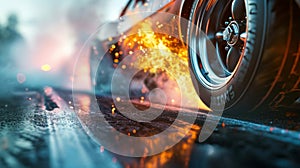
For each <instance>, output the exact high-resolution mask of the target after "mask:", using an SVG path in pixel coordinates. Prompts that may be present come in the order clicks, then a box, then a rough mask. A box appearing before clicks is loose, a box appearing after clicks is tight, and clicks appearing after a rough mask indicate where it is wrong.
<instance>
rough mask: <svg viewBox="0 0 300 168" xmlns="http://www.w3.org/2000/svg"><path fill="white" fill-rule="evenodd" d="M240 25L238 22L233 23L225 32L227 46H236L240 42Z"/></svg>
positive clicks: (224, 38)
mask: <svg viewBox="0 0 300 168" xmlns="http://www.w3.org/2000/svg"><path fill="white" fill-rule="evenodd" d="M239 34H240V31H239V24H238V23H237V22H236V21H232V22H230V23H229V25H228V26H227V27H226V28H225V30H224V31H223V40H225V41H227V44H228V45H230V46H234V45H235V44H236V43H237V42H238V41H239Z"/></svg>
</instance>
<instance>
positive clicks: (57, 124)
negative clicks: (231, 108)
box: [0, 90, 300, 167]
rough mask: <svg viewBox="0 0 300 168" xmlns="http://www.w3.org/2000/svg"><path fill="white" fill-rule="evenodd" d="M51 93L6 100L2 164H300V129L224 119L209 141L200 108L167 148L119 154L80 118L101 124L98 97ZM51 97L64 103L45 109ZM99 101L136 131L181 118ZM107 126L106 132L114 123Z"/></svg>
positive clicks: (0, 131)
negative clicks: (126, 111)
mask: <svg viewBox="0 0 300 168" xmlns="http://www.w3.org/2000/svg"><path fill="white" fill-rule="evenodd" d="M45 91H46V92H47V90H45ZM48 92H50V93H42V92H39V91H37V92H33V91H28V90H27V91H24V92H22V93H20V94H15V95H14V96H13V97H11V100H13V101H12V102H9V101H6V102H4V101H1V104H0V106H1V108H0V167H37V166H38V167H202V166H204V167H239V166H249V167H251V166H255V165H263V166H276V167H297V166H299V165H300V161H299V156H300V134H299V130H297V129H296V130H294V131H291V130H287V129H280V128H278V127H270V126H264V125H260V124H254V123H250V122H242V121H239V120H233V119H227V118H223V119H222V120H221V122H220V124H219V126H218V127H217V129H216V130H215V131H214V133H213V135H212V136H211V137H210V138H209V139H208V140H207V141H205V142H204V143H197V142H196V140H197V138H198V134H199V131H200V130H201V124H202V123H203V121H204V119H205V115H204V114H202V113H199V115H198V118H197V122H196V124H194V126H193V127H192V129H191V130H190V131H189V132H188V134H187V135H186V136H185V138H184V139H183V140H182V141H180V142H179V143H178V144H177V145H175V146H173V147H172V148H170V149H169V150H166V151H165V152H162V153H160V154H157V155H154V156H149V157H136V158H130V157H125V156H120V155H116V154H113V153H111V152H109V151H107V150H106V149H105V147H104V146H101V144H98V143H97V142H96V141H94V139H93V137H92V136H90V135H91V134H90V133H89V132H88V131H87V130H85V129H86V128H84V127H82V125H81V123H80V121H81V122H82V121H84V119H86V121H88V119H89V121H90V122H95V124H96V123H97V120H95V118H94V116H93V117H92V118H91V116H92V115H91V114H95V111H94V109H93V108H94V107H92V103H91V102H92V99H93V97H92V96H89V95H88V94H78V97H77V98H78V99H77V101H75V102H73V99H72V95H71V93H70V92H65V91H57V92H53V91H52V90H50V91H49V90H48ZM57 93H58V94H57ZM45 95H46V96H45ZM47 97H51V100H53V101H54V102H56V103H57V105H58V106H59V108H55V109H54V110H53V111H47V110H45V107H44V104H45V102H44V101H45V100H47ZM98 103H99V105H100V106H101V107H100V108H101V110H102V115H104V116H105V118H106V120H108V122H109V123H110V124H111V126H112V127H115V128H118V130H119V131H120V132H122V133H125V134H127V135H130V136H142V135H143V136H145V135H149V134H151V133H156V132H159V131H161V129H164V128H165V127H167V126H168V124H170V121H172V119H173V118H174V117H176V115H175V114H176V112H172V111H169V112H168V113H167V114H168V115H164V116H163V117H162V118H161V119H160V120H158V121H157V122H156V124H155V125H138V124H137V123H134V122H132V121H128V120H126V118H124V116H122V115H120V114H119V113H118V112H117V110H113V108H114V107H112V101H111V100H110V99H107V98H102V99H100V100H99V101H98ZM75 106H79V107H81V108H80V110H79V111H78V112H77V115H76V113H75V112H74V111H73V110H74V107H75ZM140 108H142V107H140ZM98 114H99V113H98ZM99 115H100V114H99ZM187 115H188V113H187ZM82 124H83V123H82ZM294 124H295V127H294V128H297V125H298V126H299V123H294ZM183 127H184V124H183ZM298 128H299V127H298ZM101 129H103V131H104V132H105V130H106V129H108V128H101ZM175 135H176V133H174V136H175ZM161 141H163V140H161ZM158 143H159V142H158ZM123 145H124V146H126V144H123ZM132 148H134V147H132Z"/></svg>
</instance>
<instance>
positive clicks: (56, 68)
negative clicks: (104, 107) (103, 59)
mask: <svg viewBox="0 0 300 168" xmlns="http://www.w3.org/2000/svg"><path fill="white" fill-rule="evenodd" d="M126 2H127V0H122V1H120V0H112V1H102V0H84V1H76V3H75V2H74V1H72V0H66V1H58V0H54V1H34V0H24V1H17V0H10V1H6V2H2V3H1V6H0V11H1V13H2V15H1V16H0V28H1V27H3V25H5V20H6V18H7V17H8V16H9V15H10V14H11V13H14V14H15V15H16V16H17V18H18V24H17V26H16V32H18V33H19V34H20V36H21V38H19V39H14V42H11V43H7V44H9V46H7V45H3V44H2V43H1V44H0V45H1V48H5V49H3V50H1V64H9V65H7V66H1V67H2V68H1V71H0V72H1V76H5V78H7V79H9V80H10V83H8V84H6V85H7V86H6V87H9V86H12V85H16V86H18V85H24V86H45V85H50V86H55V87H64V88H71V84H72V75H73V74H72V73H73V67H74V63H75V60H76V59H75V58H76V56H77V55H78V52H79V51H80V49H81V47H82V46H83V44H84V42H85V41H86V40H87V39H88V37H89V35H90V34H92V33H93V32H94V31H96V29H97V27H98V26H99V25H101V24H102V23H104V22H107V21H111V20H114V19H116V18H117V17H118V15H119V13H120V11H121V9H122V7H123V6H124V5H125V3H126ZM116 4H117V5H116ZM122 4H124V5H122ZM0 38H1V37H0ZM0 41H3V40H2V39H1V40H0ZM2 55H6V56H8V57H3V56H2ZM84 64H85V65H86V66H85V68H83V71H82V74H81V75H82V76H85V77H89V61H88V57H86V59H85V60H84ZM85 81H86V82H89V81H88V80H85Z"/></svg>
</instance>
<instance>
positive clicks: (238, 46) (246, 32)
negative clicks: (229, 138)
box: [187, 0, 300, 114]
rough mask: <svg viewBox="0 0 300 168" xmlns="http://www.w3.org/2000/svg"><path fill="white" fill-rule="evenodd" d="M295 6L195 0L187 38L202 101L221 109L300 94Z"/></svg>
mask: <svg viewBox="0 0 300 168" xmlns="http://www.w3.org/2000/svg"><path fill="white" fill-rule="evenodd" d="M299 11H300V10H299V6H298V5H297V3H296V1H294V0H287V1H283V0H216V1H215V3H212V1H210V0H195V1H194V2H193V4H192V7H191V12H190V15H189V21H190V23H189V26H188V30H187V31H188V32H187V37H188V38H187V43H188V45H189V60H190V68H191V73H192V76H195V79H194V81H193V82H194V85H195V88H199V90H198V91H199V92H198V93H199V96H200V98H201V99H202V100H203V102H204V103H205V104H206V105H207V106H208V107H214V109H217V110H218V109H219V110H222V109H224V112H225V113H226V114H241V112H243V113H242V114H247V112H248V114H252V113H253V111H258V109H259V110H262V109H264V110H265V109H276V108H278V107H283V106H288V105H290V104H292V103H294V102H295V101H296V99H298V98H299V97H300V78H299V76H300V61H299V60H300V43H299V39H300V19H299V18H300V13H299ZM229 17H232V18H229ZM207 41H209V44H211V46H213V47H210V45H209V44H208V43H207ZM203 47H204V49H205V50H203ZM209 47H210V49H209ZM211 48H213V52H212V51H211ZM224 105H225V107H224Z"/></svg>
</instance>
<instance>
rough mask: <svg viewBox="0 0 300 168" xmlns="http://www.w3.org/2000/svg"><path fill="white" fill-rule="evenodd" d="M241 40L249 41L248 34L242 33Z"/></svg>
mask: <svg viewBox="0 0 300 168" xmlns="http://www.w3.org/2000/svg"><path fill="white" fill-rule="evenodd" d="M240 39H241V40H242V41H244V42H246V39H247V33H246V32H243V33H241V35H240Z"/></svg>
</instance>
